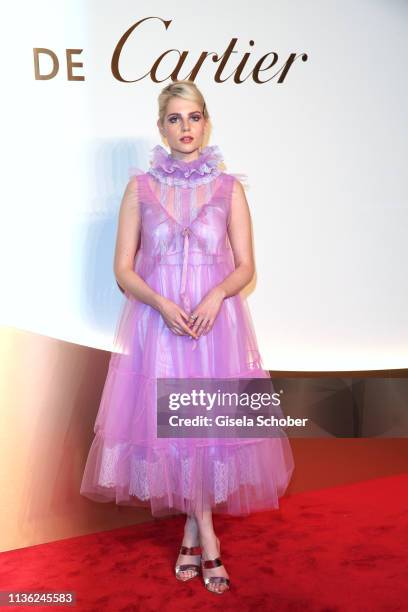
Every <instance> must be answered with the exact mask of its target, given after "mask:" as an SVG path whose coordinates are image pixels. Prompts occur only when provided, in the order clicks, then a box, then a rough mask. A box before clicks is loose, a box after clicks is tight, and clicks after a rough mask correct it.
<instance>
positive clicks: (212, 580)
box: [201, 538, 231, 595]
mask: <svg viewBox="0 0 408 612" xmlns="http://www.w3.org/2000/svg"><path fill="white" fill-rule="evenodd" d="M219 545H220V541H219V539H218V538H217V546H218V550H220V549H219ZM220 565H223V563H222V561H221V553H219V555H218V557H216V558H215V559H206V560H204V559H201V573H202V575H203V580H204V585H205V588H206V589H207V591H210V592H211V593H215V594H216V595H222V594H223V593H226V592H227V591H229V590H230V588H231V581H230V579H229V578H226V577H225V576H207V578H204V571H203V570H205V569H211V568H212V567H220ZM210 584H226V585H227V587H228V588H226V589H223V590H222V591H216V590H214V589H212V588H210V587H209V585H210Z"/></svg>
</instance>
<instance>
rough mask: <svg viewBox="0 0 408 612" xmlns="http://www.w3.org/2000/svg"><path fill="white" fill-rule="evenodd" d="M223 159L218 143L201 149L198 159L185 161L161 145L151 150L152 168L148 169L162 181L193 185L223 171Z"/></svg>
mask: <svg viewBox="0 0 408 612" xmlns="http://www.w3.org/2000/svg"><path fill="white" fill-rule="evenodd" d="M222 161H223V156H222V153H221V151H220V149H219V147H218V146H217V145H208V146H207V147H204V148H203V149H202V150H201V153H200V156H199V157H198V159H193V160H192V161H183V160H181V159H176V158H175V157H173V156H172V155H171V154H170V153H168V152H167V151H166V149H165V148H164V147H162V146H161V145H156V146H155V147H154V148H153V149H152V151H151V160H150V168H149V170H148V171H147V172H148V173H149V174H152V175H153V176H154V177H155V178H156V179H157V180H159V181H160V182H161V183H166V184H167V185H181V186H183V187H191V186H193V185H197V184H200V183H208V182H209V181H212V180H213V179H214V178H215V177H216V176H218V175H219V174H220V173H221V169H220V168H219V165H220V164H221V162H222Z"/></svg>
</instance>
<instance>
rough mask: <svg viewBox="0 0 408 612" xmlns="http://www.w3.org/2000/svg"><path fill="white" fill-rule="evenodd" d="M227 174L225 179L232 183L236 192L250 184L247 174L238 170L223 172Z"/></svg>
mask: <svg viewBox="0 0 408 612" xmlns="http://www.w3.org/2000/svg"><path fill="white" fill-rule="evenodd" d="M222 174H223V175H224V176H225V180H227V181H228V183H229V184H230V185H231V187H232V190H233V191H234V192H236V191H240V190H241V189H246V188H247V186H248V182H247V181H248V177H247V175H246V174H242V173H237V172H222Z"/></svg>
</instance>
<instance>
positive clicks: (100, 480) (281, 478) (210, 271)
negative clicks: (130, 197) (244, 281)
mask: <svg viewBox="0 0 408 612" xmlns="http://www.w3.org/2000/svg"><path fill="white" fill-rule="evenodd" d="M222 161H223V159H222V155H221V152H220V149H219V148H218V146H217V145H212V146H207V147H205V148H204V149H202V151H201V152H200V156H199V158H198V159H197V160H193V161H190V162H186V161H182V160H177V159H175V158H174V157H173V156H172V155H171V154H169V153H168V152H167V151H166V149H164V148H163V147H162V146H161V145H157V146H156V147H154V148H153V150H152V156H151V160H150V167H149V169H148V171H147V172H141V171H137V170H136V172H133V173H132V172H131V175H132V174H133V175H132V176H131V177H130V180H131V181H135V182H136V185H137V190H136V193H137V202H138V207H139V214H140V216H141V240H140V247H139V248H138V250H137V253H136V257H135V263H134V270H135V272H137V274H139V275H140V276H141V277H142V278H143V279H144V280H145V282H146V283H147V284H148V285H149V286H150V287H151V288H152V289H154V290H155V291H156V292H157V293H159V294H161V295H164V296H166V297H167V298H169V299H171V300H173V301H174V302H175V303H177V304H179V305H180V306H182V307H183V308H184V309H185V311H186V312H187V314H189V313H190V312H191V311H192V310H193V308H194V307H195V306H196V305H197V304H198V303H199V302H200V300H201V299H202V298H203V297H204V296H205V294H206V293H207V292H208V291H209V290H210V289H211V288H213V287H214V286H215V285H217V284H219V283H221V282H222V281H223V280H224V279H225V277H227V276H228V275H229V274H230V273H231V272H233V270H234V269H235V265H234V258H233V253H232V249H231V245H230V242H229V238H228V232H227V229H228V223H229V218H230V212H231V201H232V198H231V196H232V190H233V185H234V181H236V180H239V179H237V178H236V176H235V175H232V174H228V173H226V172H225V171H223V170H222V169H221V164H222ZM125 296H126V299H125V301H124V305H123V309H122V312H121V315H120V318H119V321H118V324H117V328H116V332H115V347H114V348H115V350H114V352H112V354H111V358H110V363H109V370H108V374H107V378H106V381H105V386H104V389H103V394H102V397H101V402H100V406H99V411H98V414H97V417H96V421H95V426H94V433H95V437H94V439H93V442H92V445H91V448H90V450H89V454H88V458H87V462H86V465H85V470H84V474H83V478H82V483H81V488H80V493H81V494H82V495H84V496H86V497H88V498H90V499H92V500H94V501H97V502H109V501H114V502H115V503H116V504H119V505H132V506H139V507H148V508H150V510H151V514H152V515H153V516H163V515H168V514H178V513H193V512H195V513H197V512H202V511H204V510H210V509H211V510H212V511H213V512H214V513H227V514H231V515H238V516H239V515H241V516H244V515H248V514H250V513H251V512H254V511H261V510H269V509H273V508H278V507H279V503H278V498H279V497H280V496H282V495H283V494H284V492H285V490H286V488H287V486H288V483H289V481H290V479H291V476H292V472H293V469H294V461H293V455H292V451H291V447H290V444H289V440H288V438H287V436H286V435H285V434H284V433H282V434H281V435H280V436H279V437H268V438H257V439H255V438H245V439H239V438H225V437H224V438H222V437H219V438H206V439H203V438H193V437H190V438H160V437H158V436H157V407H156V379H157V378H159V377H162V378H265V377H267V378H269V373H268V372H265V371H264V370H263V368H262V360H261V356H260V353H259V350H258V346H257V340H256V336H255V332H254V327H253V323H252V320H251V315H250V312H249V308H248V305H247V302H246V300H245V299H244V298H243V297H242V296H241V294H237V295H234V296H230V297H227V298H225V299H224V300H223V303H222V305H221V308H220V310H219V312H218V315H217V317H216V320H215V322H214V325H213V328H212V329H211V330H210V331H209V332H208V333H204V334H202V335H201V336H200V337H199V338H198V339H197V340H195V339H193V338H191V337H190V336H188V335H177V334H175V333H174V332H172V331H171V330H170V329H169V328H168V327H167V325H166V324H165V322H164V319H163V318H162V316H161V314H160V313H159V311H158V310H157V309H155V308H153V307H152V306H150V305H147V304H145V303H144V302H141V301H139V300H138V299H136V298H135V297H134V296H132V295H131V294H129V293H128V292H125ZM271 384H272V383H271Z"/></svg>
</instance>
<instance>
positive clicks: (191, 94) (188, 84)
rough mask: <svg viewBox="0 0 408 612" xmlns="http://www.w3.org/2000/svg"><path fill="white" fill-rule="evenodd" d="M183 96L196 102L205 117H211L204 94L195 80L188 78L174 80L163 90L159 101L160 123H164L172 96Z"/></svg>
mask: <svg viewBox="0 0 408 612" xmlns="http://www.w3.org/2000/svg"><path fill="white" fill-rule="evenodd" d="M175 97H178V98H183V99H184V100H190V102H196V103H197V104H198V106H199V107H200V108H201V112H202V113H203V116H204V117H205V119H209V117H210V116H209V114H208V110H207V105H206V103H205V100H204V96H203V94H202V93H201V91H200V90H199V89H198V87H197V85H196V84H195V83H194V81H190V80H188V79H186V80H183V81H173V82H172V83H170V85H167V86H166V87H165V88H164V89H162V90H161V92H160V94H159V97H158V102H159V119H160V123H161V124H162V125H163V124H164V117H165V114H166V109H167V105H168V103H169V101H170V99H171V98H175Z"/></svg>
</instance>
